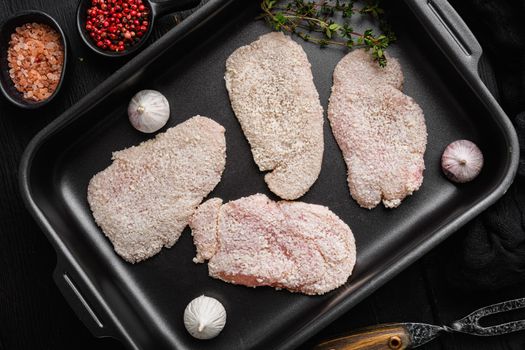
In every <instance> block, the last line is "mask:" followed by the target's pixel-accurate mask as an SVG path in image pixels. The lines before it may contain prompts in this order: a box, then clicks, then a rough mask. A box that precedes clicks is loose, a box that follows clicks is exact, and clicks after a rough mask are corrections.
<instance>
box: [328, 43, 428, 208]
mask: <svg viewBox="0 0 525 350" xmlns="http://www.w3.org/2000/svg"><path fill="white" fill-rule="evenodd" d="M402 86H403V73H402V71H401V66H400V64H399V62H398V61H397V60H396V59H395V58H393V57H389V58H388V65H387V66H386V68H380V67H379V66H378V65H377V63H376V62H374V61H373V59H372V58H371V56H370V54H369V53H368V52H366V51H365V50H354V51H352V52H351V53H349V54H347V55H346V56H345V57H344V58H343V59H342V60H341V61H340V62H339V63H338V64H337V66H336V68H335V70H334V84H333V86H332V95H331V96H330V102H329V105H328V119H329V120H330V125H331V127H332V132H333V134H334V137H335V139H336V141H337V143H338V145H339V148H340V149H341V151H342V153H343V157H344V160H345V162H346V165H347V168H348V187H349V189H350V194H351V195H352V197H353V198H354V199H355V200H356V201H357V203H359V205H360V206H362V207H364V208H368V209H371V208H374V207H375V206H377V204H379V203H380V202H381V201H382V202H383V204H384V205H385V207H388V208H395V207H397V206H399V205H400V204H401V201H402V200H403V199H404V198H405V197H406V196H408V195H411V194H412V193H413V192H414V191H416V190H418V189H419V187H420V186H421V184H422V182H423V171H424V169H425V163H424V159H423V156H424V153H425V149H426V144H427V130H426V126H425V117H424V114H423V111H422V109H421V108H420V107H419V105H418V104H417V103H416V102H415V101H414V100H413V99H412V98H411V97H409V96H407V95H405V94H403V92H401V89H402Z"/></svg>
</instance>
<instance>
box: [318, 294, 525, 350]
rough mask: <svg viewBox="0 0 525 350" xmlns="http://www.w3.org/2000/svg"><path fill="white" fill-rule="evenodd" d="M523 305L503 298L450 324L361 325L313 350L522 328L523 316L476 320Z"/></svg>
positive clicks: (361, 348) (364, 348)
mask: <svg viewBox="0 0 525 350" xmlns="http://www.w3.org/2000/svg"><path fill="white" fill-rule="evenodd" d="M522 308H525V298H520V299H514V300H508V301H504V302H502V303H498V304H493V305H489V306H486V307H483V308H481V309H478V310H476V311H474V312H472V313H471V314H469V315H468V316H466V317H464V318H462V319H460V320H457V321H455V322H454V323H452V325H450V326H435V325H431V324H426V323H387V324H381V325H377V326H372V327H366V328H361V329H359V330H356V331H355V332H352V333H350V334H348V335H345V336H342V337H338V338H334V339H330V340H327V341H323V342H321V343H320V344H318V345H317V346H315V347H314V350H405V349H414V348H417V347H419V346H421V345H423V344H426V343H428V342H429V341H431V340H433V339H435V338H437V337H438V336H439V335H441V334H442V333H453V332H456V333H465V334H470V335H476V336H482V337H485V336H494V335H501V334H507V333H512V332H517V331H522V330H525V320H520V321H513V322H507V323H503V324H499V325H495V326H491V327H482V326H480V324H479V320H480V319H481V318H483V317H486V316H488V315H492V314H497V313H502V312H507V311H511V310H517V309H522Z"/></svg>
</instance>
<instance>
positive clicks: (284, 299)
mask: <svg viewBox="0 0 525 350" xmlns="http://www.w3.org/2000/svg"><path fill="white" fill-rule="evenodd" d="M258 4H259V2H258V1H250V2H247V1H245V0H212V1H210V2H208V3H207V4H206V5H205V6H203V7H202V8H200V9H199V10H198V11H197V12H195V13H194V14H193V15H192V16H190V17H189V18H188V19H186V20H185V21H184V22H182V24H180V25H179V26H177V27H176V28H174V29H173V30H172V31H170V32H169V33H168V34H167V35H165V36H164V37H163V38H161V39H160V40H159V41H157V42H155V43H154V44H152V45H151V46H150V47H149V48H148V49H146V50H145V51H144V52H142V53H141V54H139V55H138V56H137V57H136V58H134V59H133V60H132V61H130V62H129V63H128V64H126V65H125V66H124V67H123V68H122V69H120V70H119V71H118V72H116V73H115V74H114V75H113V76H112V77H110V78H109V79H108V80H106V81H105V82H104V83H103V84H101V85H100V87H99V88H97V89H96V90H95V91H93V92H92V93H90V94H89V95H88V96H86V97H85V98H84V99H82V100H81V101H80V102H79V103H77V104H76V105H75V106H73V107H72V108H70V109H69V110H68V111H66V112H65V113H64V114H63V115H62V116H60V117H59V118H57V119H56V120H55V121H54V122H53V123H51V124H50V125H49V126H48V127H46V128H45V129H44V130H43V131H42V132H40V133H39V134H38V135H37V136H36V137H35V138H34V140H32V142H31V144H30V145H29V146H28V148H27V150H26V152H25V154H24V157H23V160H22V163H21V168H20V183H21V189H22V193H23V196H24V199H25V201H26V204H27V206H28V208H29V210H30V211H31V213H32V214H33V216H34V217H35V218H36V220H37V221H38V222H39V224H40V226H41V227H42V228H43V230H44V232H45V234H46V235H47V237H48V238H49V240H50V241H51V243H52V244H53V246H54V247H55V249H56V251H57V257H58V263H57V267H56V270H55V274H54V278H55V280H56V283H57V284H58V286H59V287H60V289H61V291H62V293H63V294H64V296H65V297H66V299H67V300H68V301H69V303H70V304H71V306H72V307H73V308H74V309H75V311H76V312H77V314H78V316H79V317H80V318H81V319H82V320H83V322H84V323H85V324H86V326H87V327H88V328H89V329H90V330H91V331H92V332H93V334H94V335H96V336H112V337H115V338H117V339H120V340H121V341H122V342H123V343H124V344H126V345H127V346H128V347H129V348H135V349H139V348H140V349H174V348H176V349H248V348H257V349H291V348H293V347H295V346H298V345H299V344H300V343H302V342H303V341H305V340H306V339H307V338H308V337H310V336H312V335H313V334H314V333H315V332H316V331H318V330H319V329H321V328H322V327H324V326H325V325H327V324H328V323H329V322H330V321H332V320H334V319H335V318H336V317H337V316H339V315H341V314H342V313H344V312H345V311H347V310H348V309H349V308H351V307H352V306H353V305H355V304H356V303H358V302H359V301H360V300H362V299H363V298H364V297H365V296H366V295H368V294H370V293H371V292H372V291H373V290H375V289H376V288H378V287H379V286H380V285H382V284H384V283H385V282H386V281H387V280H388V279H390V278H392V277H393V276H394V275H396V274H397V273H399V272H400V271H401V270H402V269H404V268H406V267H407V266H408V265H409V264H410V263H412V262H414V261H415V260H416V259H418V258H419V257H421V256H422V255H423V254H424V253H426V252H427V251H428V250H430V249H431V248H432V247H434V246H435V245H437V244H438V243H439V242H441V241H442V240H443V239H444V238H445V237H447V236H448V235H450V234H451V233H452V232H454V231H455V230H457V229H458V228H459V227H460V226H461V225H463V224H465V223H466V222H467V221H468V220H470V219H472V218H473V217H474V216H475V215H477V214H478V213H480V212H481V211H482V210H483V209H485V208H487V206H489V205H490V204H491V203H493V202H494V201H495V200H496V199H497V198H499V197H500V196H501V195H503V193H504V192H505V191H506V189H507V188H508V186H509V185H510V183H511V182H512V178H513V176H514V174H515V171H516V167H517V162H518V143H517V138H516V134H515V132H514V129H513V128H512V125H511V123H510V122H509V120H508V119H507V117H506V115H505V114H504V112H503V111H502V110H501V108H500V107H499V105H498V104H497V102H496V100H495V99H494V98H493V96H492V95H491V94H490V92H489V91H488V90H487V88H486V87H485V85H484V84H483V81H482V80H481V78H480V77H479V74H478V63H479V60H480V57H481V48H480V47H479V45H478V44H477V41H476V40H475V38H474V37H473V36H472V34H471V33H470V31H469V30H468V28H467V27H466V26H465V24H464V23H463V21H462V20H461V19H460V18H459V17H458V15H457V14H456V13H455V11H454V10H453V9H452V8H451V7H450V5H449V4H448V3H447V2H446V1H444V0H443V1H437V0H436V1H427V0H405V1H404V2H396V3H395V6H394V5H392V4H391V8H389V9H388V11H390V12H391V15H392V19H391V20H392V24H393V28H394V30H395V31H396V32H397V34H398V38H399V40H398V43H397V44H396V45H395V46H392V48H391V49H390V52H391V54H392V55H393V56H396V57H398V58H399V60H400V62H401V64H402V66H403V68H404V72H405V77H406V83H405V89H404V90H405V93H407V94H408V95H410V96H412V97H413V98H414V99H415V100H416V101H417V102H418V103H419V104H420V105H421V106H422V108H423V110H424V111H425V115H426V122H427V128H428V133H429V136H428V146H427V152H426V155H425V162H426V167H427V169H426V171H425V180H424V182H423V186H422V188H421V189H420V190H419V191H418V192H417V193H415V194H414V195H413V196H412V197H410V198H408V199H406V200H405V202H404V203H403V204H402V205H401V206H400V207H399V208H397V209H395V210H387V209H385V208H382V207H381V208H380V207H378V208H376V209H374V210H371V211H368V210H365V209H362V208H359V207H358V206H357V204H356V203H355V202H354V201H353V200H352V199H351V198H350V196H349V193H348V189H347V185H346V168H345V165H344V162H343V159H342V157H341V154H340V151H339V149H338V147H337V145H336V143H335V141H334V139H333V136H332V134H331V132H330V128H329V124H328V123H327V122H325V130H324V131H325V140H326V141H325V156H324V161H323V168H322V171H321V175H320V177H319V179H318V181H317V182H316V183H315V184H314V186H313V187H312V188H311V190H310V191H309V192H308V193H307V194H306V195H305V196H304V197H303V198H302V199H301V200H303V201H306V202H311V203H318V204H323V205H327V206H328V207H330V208H331V209H332V210H333V211H334V212H335V213H336V214H337V215H339V216H340V217H341V218H342V219H343V220H344V221H345V222H347V223H348V224H349V225H350V227H351V228H352V229H353V231H354V233H355V236H356V241H357V246H358V260H357V266H356V269H355V273H354V275H353V276H352V277H351V280H350V281H349V282H348V283H347V284H346V285H344V286H343V287H341V288H339V289H337V290H335V291H333V292H331V293H328V294H326V295H324V296H318V297H311V296H304V295H300V294H293V293H289V292H286V291H275V290H273V289H271V288H257V289H251V288H245V287H242V286H235V285H230V284H227V283H224V282H221V281H219V280H215V279H212V278H209V277H208V276H207V267H206V265H204V264H201V265H195V264H194V263H193V262H192V257H193V256H194V254H195V250H194V247H193V244H192V242H191V236H190V234H189V229H187V230H186V231H185V232H184V233H183V235H182V237H181V239H180V240H179V242H178V243H177V244H175V246H174V247H173V248H171V249H164V250H163V251H162V252H161V253H160V254H158V255H157V256H155V257H153V258H151V259H149V260H147V261H145V262H142V263H139V264H136V265H131V264H128V263H126V262H124V261H123V260H122V259H120V258H119V257H118V256H117V255H116V254H115V253H114V252H113V250H112V247H111V244H110V242H109V241H108V240H107V239H106V238H105V237H104V235H103V234H102V232H101V231H100V230H99V228H98V227H97V226H96V224H95V223H94V221H93V219H92V217H91V214H90V211H89V208H88V205H87V201H86V187H87V183H88V181H89V179H90V178H91V177H92V176H93V175H94V174H95V173H96V172H98V171H100V170H102V169H103V168H105V167H106V166H108V165H109V164H110V158H111V152H112V151H115V150H119V149H122V148H124V147H127V146H130V145H134V144H137V143H139V142H140V141H143V140H145V139H147V138H148V137H149V136H146V135H142V134H139V133H138V132H136V131H135V130H134V129H133V128H132V127H131V126H130V125H129V123H128V121H127V116H126V107H127V103H128V101H129V99H130V98H131V96H132V95H133V94H134V93H136V92H137V91H138V90H141V89H144V88H153V89H157V90H159V91H161V92H162V93H164V94H165V95H166V96H167V97H168V99H169V100H170V105H171V108H172V117H171V119H170V121H169V126H173V125H176V124H178V123H180V122H182V121H183V120H186V119H187V118H189V117H191V116H193V115H196V114H201V115H206V116H209V117H211V118H213V119H215V120H216V121H218V122H220V123H221V124H222V125H223V126H224V127H225V128H226V130H227V132H226V139H227V152H228V159H227V164H226V170H225V172H224V174H223V178H222V181H221V183H220V184H219V185H218V186H217V188H216V189H215V190H214V191H213V193H212V194H210V197H211V196H218V197H222V198H223V199H224V200H225V201H228V200H232V199H237V198H239V197H242V196H245V195H250V194H253V193H256V192H262V193H267V194H268V191H267V188H266V185H265V183H264V180H263V176H262V174H261V173H260V172H259V171H258V170H257V168H256V166H255V164H254V162H253V159H252V157H251V153H250V149H249V146H248V143H247V141H246V139H245V138H244V136H243V134H242V131H241V129H240V127H239V124H238V122H237V120H236V118H235V117H234V115H233V113H232V111H231V108H230V105H229V100H228V95H227V92H226V89H225V87H224V81H223V74H224V63H225V60H226V58H227V57H228V55H229V54H231V52H233V50H235V49H236V48H237V47H239V46H241V45H244V44H247V43H249V42H251V41H253V40H255V39H256V38H257V37H258V36H259V35H260V34H263V33H266V32H268V31H269V29H268V27H267V26H266V25H265V23H264V22H262V21H255V20H254V19H255V17H256V15H257V14H258V12H259V10H258ZM430 38H432V39H434V40H431V39H430ZM298 42H300V41H298ZM300 43H301V45H303V47H304V49H305V51H306V53H307V55H308V57H309V59H310V62H311V63H312V71H313V75H314V81H315V84H316V86H317V88H318V90H319V94H320V98H321V102H322V104H323V105H324V107H325V110H326V104H327V100H328V96H329V93H330V87H331V75H332V71H333V68H334V66H335V64H336V63H337V62H338V60H339V59H340V58H341V57H342V56H343V55H344V51H342V50H338V49H330V48H326V49H323V50H321V49H319V48H318V47H317V46H315V45H313V44H310V43H305V42H300ZM459 138H467V139H471V140H473V141H475V142H476V143H477V144H478V145H479V146H480V147H481V149H482V150H483V152H484V154H485V162H486V165H485V167H484V169H483V171H482V173H481V175H480V177H478V178H477V179H476V180H475V181H474V182H472V183H470V184H466V185H461V186H457V185H454V184H452V183H450V182H449V181H447V180H446V178H445V177H444V176H443V175H442V174H441V170H440V164H439V159H440V155H441V152H442V151H443V149H444V147H445V146H446V145H447V144H448V143H449V142H451V141H453V140H456V139H459ZM201 294H207V295H210V296H214V297H217V298H218V299H219V300H221V301H222V302H223V303H224V306H225V308H226V310H227V313H228V321H227V324H226V327H225V329H224V331H223V332H222V333H221V334H220V335H219V336H218V337H217V338H215V339H213V340H210V341H197V340H195V339H192V338H191V337H190V336H189V335H188V334H187V333H186V331H185V329H184V326H183V323H182V314H183V310H184V307H185V306H186V304H187V303H188V302H189V301H190V300H191V299H193V298H195V297H197V296H199V295H201Z"/></svg>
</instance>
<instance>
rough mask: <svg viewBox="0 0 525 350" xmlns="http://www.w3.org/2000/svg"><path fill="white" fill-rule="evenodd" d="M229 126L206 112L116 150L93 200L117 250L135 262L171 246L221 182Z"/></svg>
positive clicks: (91, 189)
mask: <svg viewBox="0 0 525 350" xmlns="http://www.w3.org/2000/svg"><path fill="white" fill-rule="evenodd" d="M224 132H225V130H224V128H223V127H222V126H221V125H220V124H218V123H216V122H215V121H213V120H211V119H209V118H206V117H201V116H195V117H193V118H190V119H189V120H187V121H185V122H183V123H181V124H179V125H177V126H176V127H173V128H170V129H168V130H167V131H166V132H164V133H161V134H158V135H157V136H156V137H155V139H153V140H149V141H146V142H143V143H141V144H140V145H138V146H133V147H130V148H127V149H124V150H122V151H118V152H114V153H113V163H112V164H111V165H110V166H109V167H107V168H106V169H105V170H103V171H101V172H100V173H98V174H96V175H95V176H93V178H92V179H91V181H90V182H89V186H88V202H89V205H90V207H91V210H92V212H93V217H94V218H95V221H96V223H97V224H98V225H99V226H100V227H101V228H102V231H104V233H105V234H106V236H107V237H108V238H109V239H110V241H111V243H113V246H114V248H115V251H116V252H117V253H118V254H119V255H120V256H121V257H122V258H124V259H125V260H126V261H128V262H131V263H135V262H138V261H141V260H144V259H147V258H149V257H151V256H153V255H155V254H157V253H158V252H159V251H160V250H161V249H162V247H171V246H172V245H173V244H175V242H177V240H178V239H179V236H180V234H181V232H182V230H183V229H184V228H185V227H186V225H187V224H188V221H189V219H190V217H191V215H192V214H193V212H194V211H195V208H196V207H197V206H198V205H199V204H200V203H201V202H202V200H203V198H204V197H206V196H207V195H208V193H210V192H211V191H212V190H213V188H214V187H215V186H216V185H217V184H218V183H219V181H220V179H221V175H222V172H223V170H224V166H225V163H226V140H225V137H224Z"/></svg>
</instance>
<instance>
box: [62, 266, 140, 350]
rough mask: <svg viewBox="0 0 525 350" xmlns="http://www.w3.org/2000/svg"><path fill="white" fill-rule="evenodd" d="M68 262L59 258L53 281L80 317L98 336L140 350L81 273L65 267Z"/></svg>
mask: <svg viewBox="0 0 525 350" xmlns="http://www.w3.org/2000/svg"><path fill="white" fill-rule="evenodd" d="M65 260H66V259H61V258H59V259H58V262H57V266H56V268H55V271H54V273H53V278H54V280H55V283H56V285H57V286H58V289H59V290H60V292H61V293H62V295H63V296H64V298H65V299H66V300H67V301H68V304H69V305H70V306H71V308H72V309H73V311H74V312H75V314H76V315H77V317H78V318H79V319H80V320H81V321H82V323H83V324H84V325H85V326H86V327H87V328H88V329H89V330H90V331H91V333H92V334H93V335H94V336H95V337H98V338H103V337H112V338H116V339H118V340H119V341H121V342H123V343H125V344H126V345H128V347H129V348H131V349H138V347H137V346H136V344H134V343H133V341H132V340H131V338H130V337H129V336H128V335H127V334H126V333H125V332H124V331H123V328H122V327H119V324H118V322H117V321H116V318H115V317H114V316H113V315H112V314H111V313H110V311H109V308H107V307H105V305H104V302H103V301H102V299H101V298H100V296H98V297H97V295H98V293H97V292H96V290H95V288H94V287H93V286H92V285H90V284H89V282H86V281H87V280H86V279H84V278H82V277H81V275H80V274H75V271H78V269H74V268H71V267H70V268H68V267H66V266H69V264H67V263H65Z"/></svg>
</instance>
